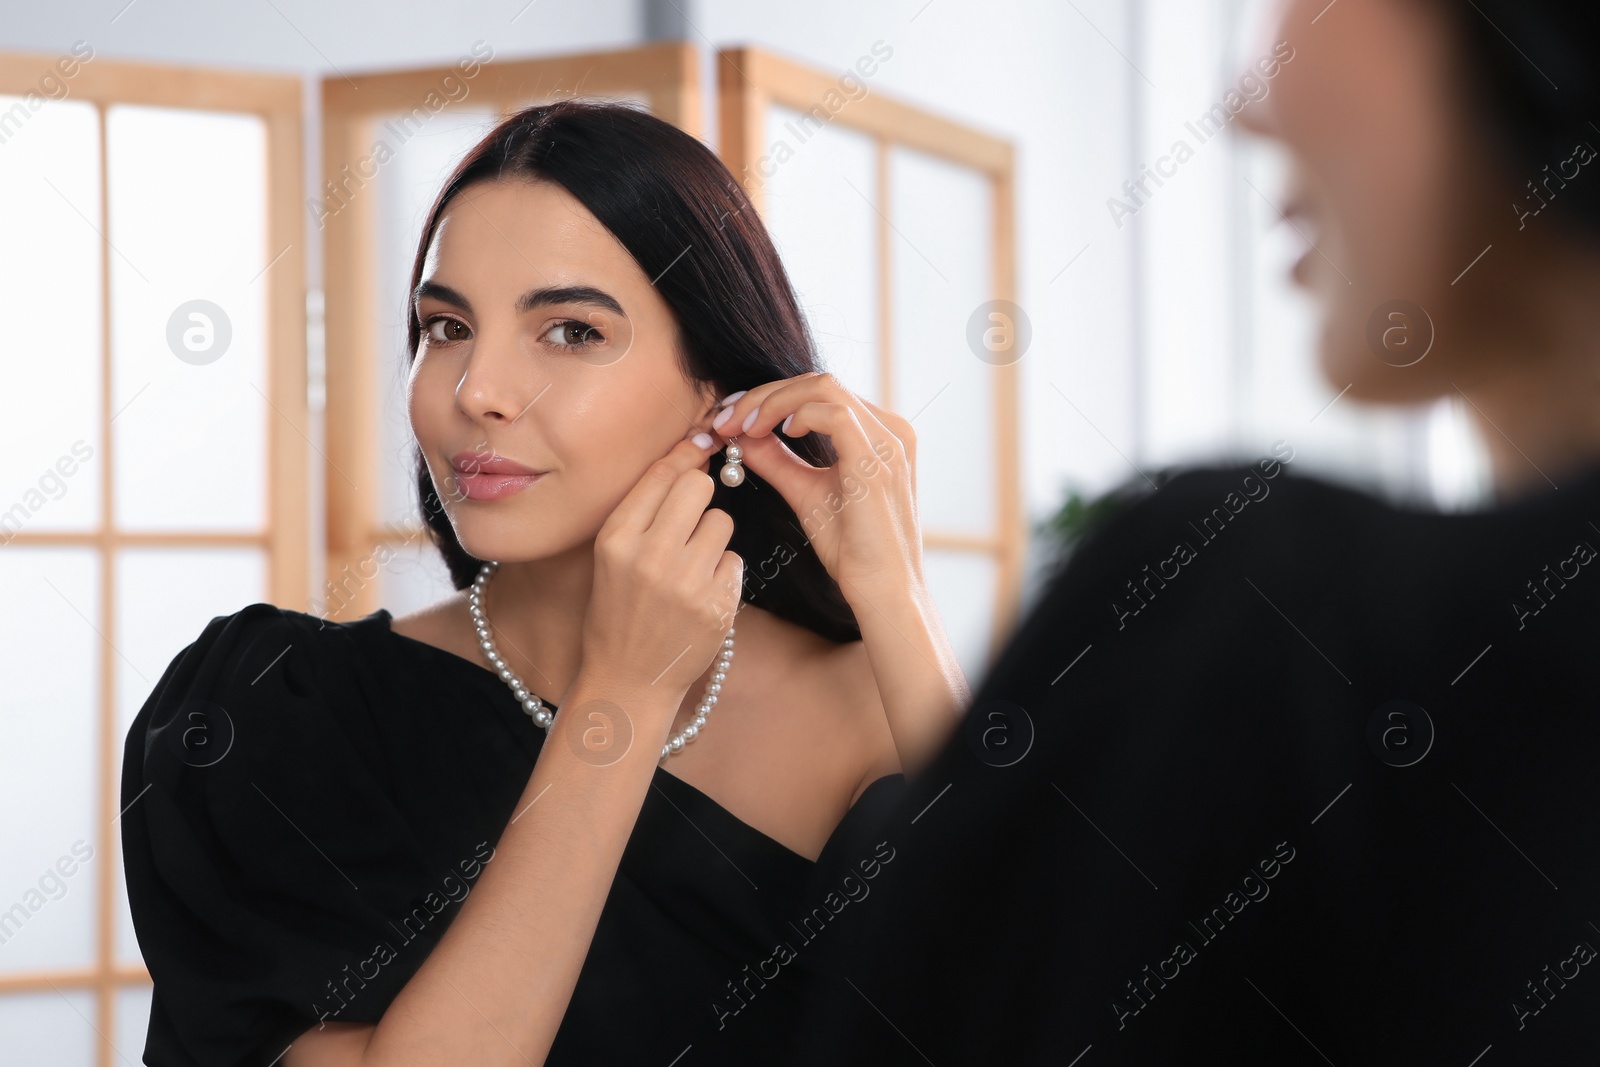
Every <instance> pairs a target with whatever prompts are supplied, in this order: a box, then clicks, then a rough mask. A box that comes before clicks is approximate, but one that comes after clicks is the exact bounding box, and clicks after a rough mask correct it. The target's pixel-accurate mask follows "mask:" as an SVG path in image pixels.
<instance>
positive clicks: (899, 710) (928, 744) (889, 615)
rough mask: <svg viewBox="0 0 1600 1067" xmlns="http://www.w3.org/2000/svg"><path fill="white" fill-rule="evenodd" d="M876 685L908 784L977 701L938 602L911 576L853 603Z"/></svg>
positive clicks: (862, 593) (860, 593) (853, 596)
mask: <svg viewBox="0 0 1600 1067" xmlns="http://www.w3.org/2000/svg"><path fill="white" fill-rule="evenodd" d="M847 598H848V599H850V602H851V606H852V607H853V608H854V609H855V615H856V621H857V623H858V624H859V625H860V627H861V639H862V643H863V644H864V645H865V646H866V649H867V658H868V659H869V660H870V661H871V663H872V673H873V676H874V677H875V678H876V679H877V682H878V695H879V697H880V699H881V700H882V702H883V710H884V714H885V716H886V717H887V718H888V720H889V730H890V732H891V733H892V734H893V735H894V744H895V749H896V751H897V752H898V753H899V755H900V769H901V770H902V772H904V774H905V775H906V777H907V778H913V777H915V776H916V775H918V774H920V773H921V771H922V769H923V768H924V767H926V766H927V765H928V764H929V763H930V762H932V760H933V757H934V755H935V754H936V753H937V752H938V750H939V749H940V748H941V747H942V746H943V744H944V742H945V741H946V740H947V739H948V738H949V737H950V734H951V732H952V731H953V730H954V729H955V727H956V725H957V724H958V723H959V721H960V717H961V715H962V714H964V713H965V712H966V710H967V707H968V705H970V704H971V702H972V692H971V689H970V688H969V687H968V685H967V678H966V675H965V674H964V673H963V672H962V670H961V665H960V663H959V662H957V660H956V656H955V652H954V651H953V650H952V649H951V647H950V639H949V638H948V637H947V636H946V635H945V632H944V624H943V622H942V621H941V620H940V618H939V610H938V608H937V606H935V604H934V601H933V596H932V594H931V593H930V592H929V590H928V587H927V584H926V583H925V582H923V581H922V580H921V579H920V577H907V578H905V579H903V580H900V581H897V582H895V583H892V584H886V585H885V586H882V587H879V588H875V589H873V590H871V591H870V592H868V591H866V590H862V589H859V588H857V589H854V590H851V591H850V593H849V595H848V597H847Z"/></svg>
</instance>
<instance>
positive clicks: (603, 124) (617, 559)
mask: <svg viewBox="0 0 1600 1067" xmlns="http://www.w3.org/2000/svg"><path fill="white" fill-rule="evenodd" d="M410 296H411V305H410V308H409V321H410V332H409V341H410V351H411V360H412V363H411V378H410V391H409V397H410V417H411V424H412V427H413V430H414V433H415V437H416V440H417V444H418V488H419V491H420V494H421V500H422V507H423V513H424V516H425V518H426V521H427V523H428V526H429V529H430V530H431V531H432V534H433V537H434V539H435V542H436V544H437V546H438V548H439V549H440V551H441V552H442V553H443V555H444V558H445V559H446V561H447V562H448V564H449V567H450V572H451V575H452V577H453V579H454V583H455V585H456V587H457V589H458V592H457V593H456V594H455V595H453V596H450V597H448V598H446V599H445V600H443V601H441V602H439V603H438V604H435V605H433V606H432V607H429V608H427V609H426V610H423V611H420V612H417V613H415V614H412V615H408V616H405V617H403V618H393V617H391V615H390V613H389V612H387V611H383V610H380V611H378V612H376V613H374V614H372V615H369V616H367V617H366V618H363V619H360V620H357V621H354V622H349V623H340V624H328V623H325V622H324V621H321V620H319V619H317V618H314V617H312V616H310V615H307V614H304V613H301V612H297V611H289V610H283V609H279V608H276V607H273V606H271V605H267V604H254V605H251V606H249V607H247V608H244V609H243V610H241V611H239V612H237V613H235V614H234V615H231V616H222V617H218V618H216V619H213V620H212V622H211V623H210V625H208V626H207V627H206V629H205V631H204V632H203V633H202V634H201V635H200V637H199V639H198V640H197V641H196V642H195V643H194V644H192V645H191V646H190V647H189V648H187V649H185V650H184V652H183V653H182V654H180V655H179V656H178V657H177V658H176V659H174V661H173V662H172V664H171V666H170V667H169V668H168V670H167V672H166V674H165V675H164V677H163V678H162V680H161V682H160V683H159V684H158V686H157V687H156V689H155V691H154V693H153V694H152V695H151V696H150V698H149V700H148V701H147V703H146V704H145V706H144V708H143V710H142V711H141V712H140V714H139V716H138V718H137V719H136V720H135V722H134V724H133V727H132V729H131V730H130V731H129V734H128V738H127V744H126V766H125V772H124V779H123V803H124V805H125V806H126V807H127V811H126V813H125V814H124V816H123V821H122V827H123V842H124V849H125V862H126V869H127V882H128V894H129V900H130V903H131V906H132V911H133V918H134V923H135V928H136V930H137V932H138V936H139V943H140V947H141V949H142V950H143V953H144V956H145V960H146V962H147V964H148V966H149V968H150V971H151V974H152V976H153V977H154V980H155V994H154V999H153V1002H152V1012H151V1023H150V1031H149V1038H148V1045H147V1048H146V1056H147V1062H149V1063H152V1064H162V1065H167V1064H173V1065H176V1064H213V1063H222V1062H228V1063H260V1064H267V1063H271V1062H281V1063H283V1064H285V1065H287V1067H323V1065H329V1067H332V1065H357V1064H360V1065H366V1064H374V1065H377V1064H382V1065H391V1064H457V1063H473V1064H522V1065H525V1064H529V1063H545V1062H548V1063H552V1064H554V1063H621V1062H660V1063H671V1062H680V1063H683V1064H685V1065H687V1064H692V1063H706V1062H744V1061H748V1060H749V1059H751V1058H759V1057H760V1056H761V1055H763V1054H764V1052H765V1051H770V1050H771V1048H772V1046H773V1044H774V1043H778V1042H782V1041H783V1040H785V1039H786V1036H787V1033H788V1028H789V1026H790V1019H791V1016H792V1013H793V1009H794V1006H795V1005H796V1003H797V1002H798V1001H797V991H798V990H797V987H798V985H799V984H800V982H801V981H802V979H801V978H800V977H798V976H797V975H798V972H799V970H800V969H799V968H793V967H786V968H783V969H781V970H779V971H778V972H777V973H773V972H772V971H771V970H770V969H767V970H764V971H763V976H761V977H758V978H757V979H756V981H754V982H752V981H751V975H752V974H753V973H754V972H753V971H752V968H755V967H758V966H760V965H762V964H764V963H769V962H770V960H771V957H772V956H773V955H774V946H775V945H778V944H779V943H782V942H785V941H786V940H792V939H793V938H792V935H791V934H790V932H789V931H790V925H789V924H790V923H792V922H794V921H798V920H799V919H801V918H802V917H803V916H804V915H806V914H808V913H809V911H810V909H811V906H812V904H813V902H812V901H810V900H809V899H808V898H807V897H806V896H805V889H806V883H807V878H808V876H810V875H811V874H813V872H814V871H815V870H816V869H817V868H818V867H819V865H824V864H827V863H829V862H830V858H829V857H830V848H829V846H830V844H831V843H834V842H837V841H840V840H844V839H846V838H847V837H848V831H849V827H850V824H851V823H852V822H853V821H858V820H859V819H860V817H861V814H862V813H863V812H864V811H865V810H866V809H867V806H868V805H869V804H871V803H881V802H882V801H884V800H886V799H887V798H888V797H889V796H890V795H891V794H892V792H893V791H894V790H895V789H896V788H897V787H898V785H899V784H900V783H901V781H902V778H901V775H902V773H914V772H915V771H916V770H917V769H918V768H920V766H921V765H922V764H923V763H924V762H926V760H927V759H928V758H929V757H930V755H931V753H932V752H933V751H934V749H935V748H936V746H937V743H938V742H939V741H940V740H941V739H942V736H943V735H944V734H945V733H947V732H948V730H949V729H950V728H951V726H952V725H953V723H954V721H955V714H956V712H957V711H959V710H960V709H962V708H963V707H964V705H965V701H966V698H967V694H966V692H965V690H964V686H965V682H964V680H963V679H962V676H961V672H960V670H959V668H958V667H957V665H956V663H955V659H954V656H953V655H952V653H951V651H950V647H949V644H948V642H947V640H946V639H945V637H944V635H943V632H942V629H941V627H940V624H939V622H938V618H937V614H936V612H935V611H934V609H933V607H932V602H931V599H930V598H929V596H928V592H927V587H926V585H925V583H924V581H923V576H922V568H921V560H920V548H919V545H920V539H919V534H918V529H917V521H916V509H915V504H914V500H913V497H912V488H913V485H914V482H913V470H914V468H913V464H914V456H915V441H914V437H913V435H912V432H911V428H910V426H909V424H908V423H907V422H906V421H905V420H904V419H901V418H900V417H898V416H896V415H894V414H893V413H891V412H887V411H884V410H882V409H880V408H878V407H876V406H875V405H873V404H870V403H868V402H866V401H864V400H862V399H861V398H859V397H857V396H855V395H853V394H851V393H850V392H848V391H847V390H845V389H844V388H842V387H841V385H840V384H839V383H838V382H837V381H836V380H835V379H834V378H833V377H832V376H831V375H827V374H824V373H820V372H819V370H818V368H817V364H816V359H815V356H814V353H813V349H812V347H811V345H810V343H809V340H808V337H807V334H806V330H805V327H804V324H803V320H802V318H801V315H800V312H799V310H798V307H797V305H796V302H795V299H794V296H793V294H792V292H791V290H790V287H789V284H788V281H787V279H786V276H785V274H784V271H783V268H782V266H781V264H780V263H779V260H778V257H777V255H776V254H775V252H774V250H773V247H772V244H771V242H770V240H769V239H768V237H767V235H766V233H765V231H764V230H763V228H762V227H761V224H760V222H759V220H758V219H757V217H756V215H755V213H754V211H753V210H751V206H750V204H749V202H748V200H747V199H746V198H745V197H744V196H743V194H742V193H741V191H740V189H739V187H738V185H737V183H736V182H735V181H734V180H733V178H732V176H731V175H730V174H729V173H728V172H727V170H726V169H725V168H724V167H723V166H722V165H721V164H720V162H718V161H717V159H716V158H715V157H714V156H713V155H712V154H711V153H710V152H709V151H708V150H707V149H706V148H705V147H704V146H703V145H701V144H700V143H699V142H698V141H696V140H695V139H694V138H692V137H690V136H688V135H687V134H684V133H682V132H681V131H679V130H676V129H675V128H673V127H671V126H670V125H668V124H666V123H664V122H661V121H660V120H657V119H654V118H652V117H650V116H649V115H648V114H646V113H643V112H641V111H638V110H635V109H633V108H630V107H626V106H622V105H611V104H591V103H580V102H573V101H567V102H562V103H557V104H551V105H548V106H542V107H534V108H530V109H527V110H524V111H522V112H520V113H518V114H516V115H514V116H512V117H511V118H509V119H507V120H506V121H505V122H504V123H502V124H501V125H500V126H499V127H498V128H497V129H495V130H494V131H493V132H492V133H491V134H489V136H488V137H487V138H486V139H485V140H484V141H483V142H482V143H481V144H479V145H478V146H477V147H476V148H475V149H474V150H473V151H472V152H471V153H470V154H469V155H468V156H467V158H466V159H465V160H464V161H463V162H462V163H461V164H460V165H459V167H458V168H457V169H456V171H455V173H454V174H453V175H452V176H451V178H450V179H449V180H448V182H447V183H446V184H445V186H444V188H443V190H442V191H441V192H440V194H439V196H438V198H437V200H436V201H435V204H434V207H433V209H432V211H431V212H430V214H429V216H428V218H427V220H426V224H425V226H424V229H423V235H422V240H421V244H420V247H419V249H418V252H417V256H416V261H415V264H414V267H413V272H412V292H411V294H410ZM730 400H734V401H737V403H738V406H737V407H736V408H735V407H732V406H731V405H729V404H728V403H727V401H730ZM730 412H731V413H732V415H733V417H732V418H731V419H730V418H728V417H726V416H727V415H728V413H730ZM780 425H781V432H782V437H781V438H780V436H779V433H777V432H775V431H779V430H780ZM735 441H737V447H735V446H734V442H735ZM719 452H721V453H722V455H720V456H718V455H717V453H719ZM711 504H715V505H716V506H715V507H708V505H711ZM735 623H737V625H735ZM735 651H737V656H736V657H735V656H734V652H735ZM835 847H836V848H837V846H835ZM852 858H853V857H852ZM782 962H785V963H787V962H788V961H782Z"/></svg>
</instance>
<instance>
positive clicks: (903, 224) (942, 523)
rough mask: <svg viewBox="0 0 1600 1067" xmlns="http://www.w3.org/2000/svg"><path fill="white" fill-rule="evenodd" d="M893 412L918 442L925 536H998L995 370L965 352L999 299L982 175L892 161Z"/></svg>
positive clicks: (900, 157) (915, 158)
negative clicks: (980, 319) (977, 316)
mask: <svg viewBox="0 0 1600 1067" xmlns="http://www.w3.org/2000/svg"><path fill="white" fill-rule="evenodd" d="M889 174H890V177H889V184H890V207H891V210H890V219H891V221H892V222H893V224H894V230H895V235H894V237H893V239H892V241H891V244H890V252H889V255H890V268H889V269H890V276H891V277H892V278H893V290H894V327H893V331H892V338H893V340H892V345H893V349H894V352H893V357H892V364H893V373H894V398H893V399H894V408H895V410H896V411H898V412H900V413H901V414H902V415H904V416H905V417H906V418H908V419H911V420H912V424H913V428H914V429H915V430H916V433H917V503H918V506H919V509H920V513H921V517H922V524H923V527H924V529H927V530H939V531H943V532H959V533H974V534H990V533H993V532H994V530H995V527H996V525H997V522H996V517H995V494H994V489H993V485H994V472H995V463H996V460H995V426H994V374H995V367H994V366H993V365H992V364H991V363H989V362H986V361H985V360H984V359H980V358H979V356H978V355H977V354H976V352H975V351H974V349H973V348H972V346H971V345H969V343H968V325H969V322H970V320H971V319H972V317H973V315H974V313H979V312H980V311H981V309H982V307H983V305H984V304H986V303H987V302H988V301H989V300H990V299H991V295H992V293H993V283H992V279H993V276H994V272H993V266H992V264H993V259H994V256H993V249H994V244H993V198H992V193H991V186H990V182H989V179H988V178H987V177H986V176H985V175H983V174H980V173H978V172H976V171H973V170H971V169H968V168H964V167H958V166H956V165H954V164H952V163H947V162H944V161H943V160H939V159H935V158H934V157H932V156H929V155H926V154H924V153H921V152H916V151H912V150H909V149H903V148H895V149H894V151H893V152H892V153H891V155H890V168H889Z"/></svg>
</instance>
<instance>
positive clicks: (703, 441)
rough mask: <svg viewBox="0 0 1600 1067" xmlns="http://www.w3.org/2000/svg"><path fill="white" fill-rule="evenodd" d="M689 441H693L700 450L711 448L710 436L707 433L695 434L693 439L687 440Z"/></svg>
mask: <svg viewBox="0 0 1600 1067" xmlns="http://www.w3.org/2000/svg"><path fill="white" fill-rule="evenodd" d="M689 440H691V441H693V442H694V443H695V444H697V445H699V446H700V447H701V448H710V447H711V435H710V434H708V433H697V434H695V435H694V436H693V437H691V438H689Z"/></svg>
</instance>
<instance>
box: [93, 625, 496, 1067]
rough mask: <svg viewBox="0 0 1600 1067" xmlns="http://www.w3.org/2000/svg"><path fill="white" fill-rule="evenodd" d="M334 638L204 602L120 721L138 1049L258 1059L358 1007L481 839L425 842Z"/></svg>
mask: <svg viewBox="0 0 1600 1067" xmlns="http://www.w3.org/2000/svg"><path fill="white" fill-rule="evenodd" d="M346 643H347V637H346V636H345V635H344V634H343V632H342V631H341V630H340V629H339V628H338V627H337V626H326V627H325V626H324V625H323V624H322V623H320V621H319V620H317V619H315V618H313V617H311V616H307V615H302V614H300V613H296V612H288V611H282V610H280V609H278V608H276V607H273V606H272V605H269V604H252V605H250V606H249V607H246V608H244V609H242V610H240V611H238V612H236V613H235V614H233V615H228V616H218V617H216V618H214V619H212V620H211V622H210V623H209V624H208V625H207V626H206V628H205V630H204V632H203V633H202V634H201V635H200V636H199V638H197V639H196V640H195V641H194V642H193V643H192V644H191V645H189V646H188V647H187V648H185V649H184V650H183V651H182V652H181V653H180V654H179V655H178V656H177V657H176V658H174V659H173V661H172V662H171V664H170V665H169V666H168V667H167V669H166V671H165V672H164V674H163V675H162V677H161V680H160V682H159V683H158V684H157V685H156V687H155V689H154V691H153V692H152V693H151V695H150V696H149V698H148V699H147V700H146V702H145V704H144V706H143V707H142V709H141V710H140V711H139V713H138V715H137V717H136V718H135V720H134V722H133V724H132V726H131V728H130V729H129V731H128V734H127V738H126V741H125V745H124V762H123V771H122V783H121V788H122V796H121V806H122V807H123V808H124V809H125V810H124V813H123V815H122V818H121V833H122V845H123V856H124V865H125V869H126V874H127V886H128V899H129V905H130V908H131V910H132V916H133V924H134V929H135V931H136V933H137V935H138V940H139V946H140V949H141V951H142V952H143V955H144V959H145V961H146V964H147V966H148V967H149V969H150V973H151V975H152V977H153V979H154V995H153V1000H152V1005H151V1017H150V1029H149V1034H148V1038H147V1045H146V1048H145V1062H147V1063H150V1064H154V1065H158V1067H166V1065H175V1067H176V1065H184V1067H187V1065H190V1064H207V1065H211V1064H221V1063H241V1064H262V1065H265V1064H270V1063H273V1062H274V1061H276V1060H277V1059H278V1058H279V1057H280V1056H281V1054H282V1053H283V1051H284V1050H285V1049H286V1048H287V1047H288V1045H289V1044H290V1043H291V1042H292V1041H293V1040H294V1039H295V1038H296V1037H298V1036H299V1035H300V1034H302V1033H304V1032H305V1031H306V1030H308V1029H310V1028H312V1027H314V1026H316V1025H318V1023H319V1022H321V1021H324V1020H326V1021H338V1022H376V1021H377V1020H378V1019H379V1018H381V1016H382V1014H383V1011H384V1010H385V1008H386V1007H387V1006H388V1004H389V1002H390V1001H391V1000H392V999H393V998H394V996H395V995H396V994H397V993H398V992H399V990H400V989H401V988H402V987H403V986H404V984H405V983H406V981H407V980H409V978H410V977H411V975H412V974H414V973H415V971H416V969H417V968H418V967H419V966H420V965H421V963H422V961H423V959H424V958H426V955H427V952H428V951H429V950H431V948H432V946H433V945H434V944H436V943H437V941H438V938H439V937H440V935H441V934H442V933H443V931H444V929H445V928H446V927H447V926H448V923H449V921H450V920H451V919H452V918H453V917H454V915H455V913H456V910H457V908H458V906H459V903H460V901H461V900H462V899H464V898H465V895H466V892H467V891H468V890H469V889H470V882H471V880H472V879H473V878H475V877H476V876H477V874H478V873H479V871H480V870H481V865H482V863H484V862H487V859H488V856H489V855H492V852H493V849H492V843H493V842H492V841H489V840H486V841H484V842H483V843H482V845H481V846H480V847H481V849H483V850H485V851H484V852H480V853H479V854H474V853H473V852H471V851H468V852H466V853H465V854H463V855H461V856H460V858H459V861H457V859H456V858H455V856H454V852H455V851H457V849H455V848H453V847H452V848H449V849H442V848H440V847H438V843H437V842H436V841H435V842H431V843H427V844H425V843H424V840H423V839H422V836H420V835H419V831H418V830H417V824H418V823H417V820H416V819H415V818H414V817H411V816H412V814H413V813H409V812H408V811H406V810H404V809H403V807H402V804H401V803H400V802H399V801H397V800H396V799H395V797H396V796H397V792H398V791H397V790H396V789H394V788H393V784H394V776H395V774H396V773H397V772H396V770H395V768H394V765H393V764H394V761H393V760H392V758H390V755H389V754H388V752H387V750H386V749H385V746H384V743H383V741H382V738H381V734H380V731H379V729H378V725H379V722H378V720H379V710H378V707H377V706H375V701H374V700H373V694H372V693H371V691H370V685H367V684H366V683H364V680H363V678H362V677H361V676H360V674H359V672H358V671H356V670H355V669H354V668H353V667H352V666H351V664H350V659H349V653H350V649H349V648H346V647H343V646H344V644H346ZM376 703H377V704H381V702H376ZM476 829H479V828H478V827H474V828H471V830H476ZM471 830H469V832H468V836H474V837H475V836H476V834H475V833H472V832H471ZM445 856H449V857H450V858H449V859H444V858H443V857H445Z"/></svg>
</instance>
